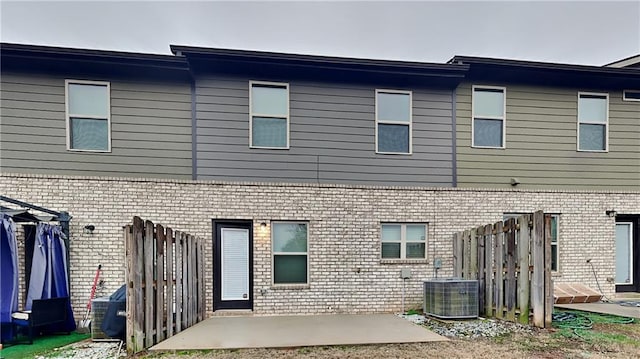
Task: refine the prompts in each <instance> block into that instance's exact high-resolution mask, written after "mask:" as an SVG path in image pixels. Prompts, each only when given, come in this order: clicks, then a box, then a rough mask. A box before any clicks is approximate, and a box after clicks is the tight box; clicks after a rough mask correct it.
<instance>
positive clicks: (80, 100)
mask: <svg viewBox="0 0 640 359" xmlns="http://www.w3.org/2000/svg"><path fill="white" fill-rule="evenodd" d="M108 96H109V94H108V93H107V86H104V85H79V84H69V113H70V114H71V115H85V116H100V117H104V118H107V116H108V113H109V111H108V106H107V103H108V101H107V100H108V98H109V97H108Z"/></svg>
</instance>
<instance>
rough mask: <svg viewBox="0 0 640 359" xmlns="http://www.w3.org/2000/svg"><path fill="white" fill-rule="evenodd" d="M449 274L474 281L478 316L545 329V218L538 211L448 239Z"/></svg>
mask: <svg viewBox="0 0 640 359" xmlns="http://www.w3.org/2000/svg"><path fill="white" fill-rule="evenodd" d="M453 267H454V275H455V276H456V277H460V278H464V279H475V280H478V283H479V285H478V288H479V293H478V300H479V303H478V308H479V312H480V315H483V316H485V317H495V318H499V319H506V320H509V321H514V322H516V321H517V322H520V323H522V324H529V315H530V313H531V311H532V312H533V325H534V326H536V327H540V328H545V327H550V326H551V314H552V312H553V293H552V290H553V286H552V283H551V215H548V214H547V215H545V214H544V213H543V212H542V211H538V212H535V213H534V214H533V215H522V216H520V217H519V218H511V219H508V220H506V221H504V222H498V223H495V224H487V225H485V226H480V227H477V228H473V229H471V230H467V231H464V232H458V233H455V234H454V235H453Z"/></svg>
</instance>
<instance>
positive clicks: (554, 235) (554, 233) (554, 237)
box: [551, 216, 558, 243]
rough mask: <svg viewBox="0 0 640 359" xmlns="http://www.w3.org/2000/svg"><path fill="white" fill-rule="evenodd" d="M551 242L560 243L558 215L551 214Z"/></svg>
mask: <svg viewBox="0 0 640 359" xmlns="http://www.w3.org/2000/svg"><path fill="white" fill-rule="evenodd" d="M551 243H558V217H556V216H551Z"/></svg>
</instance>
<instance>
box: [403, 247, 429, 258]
mask: <svg viewBox="0 0 640 359" xmlns="http://www.w3.org/2000/svg"><path fill="white" fill-rule="evenodd" d="M424 249H425V244H424V243H407V258H424Z"/></svg>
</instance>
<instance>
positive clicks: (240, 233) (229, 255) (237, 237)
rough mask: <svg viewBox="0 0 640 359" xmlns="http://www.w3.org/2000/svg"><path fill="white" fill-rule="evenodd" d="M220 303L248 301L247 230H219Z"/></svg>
mask: <svg viewBox="0 0 640 359" xmlns="http://www.w3.org/2000/svg"><path fill="white" fill-rule="evenodd" d="M220 240H221V243H220V244H221V246H220V247H221V251H220V256H221V261H220V272H221V283H220V284H221V291H220V297H221V298H220V299H221V301H223V302H224V301H249V230H248V229H246V228H221V238H220Z"/></svg>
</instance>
